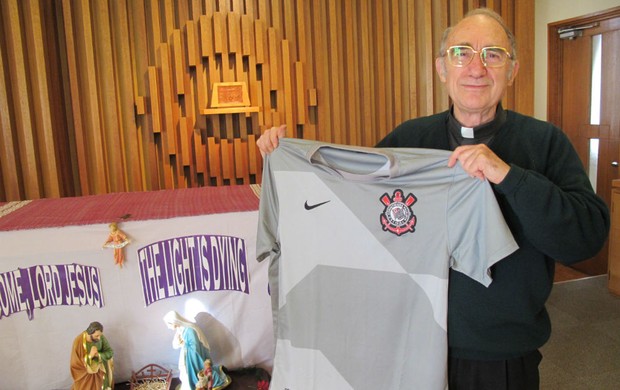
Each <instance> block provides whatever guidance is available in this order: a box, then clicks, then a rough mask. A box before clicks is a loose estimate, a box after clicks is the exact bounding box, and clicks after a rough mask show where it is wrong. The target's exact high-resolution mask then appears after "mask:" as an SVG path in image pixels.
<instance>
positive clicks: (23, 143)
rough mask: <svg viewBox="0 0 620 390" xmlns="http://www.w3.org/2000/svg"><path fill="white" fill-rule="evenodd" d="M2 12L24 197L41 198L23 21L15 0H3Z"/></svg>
mask: <svg viewBox="0 0 620 390" xmlns="http://www.w3.org/2000/svg"><path fill="white" fill-rule="evenodd" d="M1 6H2V11H3V14H4V15H7V17H5V18H4V19H5V20H4V23H3V24H4V34H5V35H6V36H7V37H8V38H9V39H8V40H7V43H8V46H7V54H8V55H7V60H8V61H10V62H9V64H8V67H7V68H8V71H9V77H10V80H12V84H13V85H12V93H13V94H12V96H11V99H12V101H13V102H14V112H15V117H14V119H15V126H16V129H18V130H19V135H18V137H17V144H18V154H19V156H20V162H21V165H22V175H23V177H24V188H25V196H26V197H27V198H28V199H38V198H39V197H40V196H41V188H40V185H39V180H38V177H39V172H38V171H39V169H38V167H37V161H36V156H37V154H36V145H35V135H34V133H33V131H34V125H33V123H32V119H31V118H30V111H31V102H30V100H29V99H28V82H27V74H26V72H25V69H26V58H25V54H26V53H25V52H23V51H22V47H24V46H23V45H24V43H23V38H22V36H21V29H22V27H21V21H20V18H19V9H18V4H17V2H16V0H8V1H3V2H2V4H1Z"/></svg>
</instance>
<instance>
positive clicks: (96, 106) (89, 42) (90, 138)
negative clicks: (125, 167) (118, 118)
mask: <svg viewBox="0 0 620 390" xmlns="http://www.w3.org/2000/svg"><path fill="white" fill-rule="evenodd" d="M78 3H79V2H78ZM76 4H77V3H76ZM76 8H77V15H79V16H81V22H82V23H81V25H80V26H78V34H77V36H78V37H79V39H78V45H77V47H76V48H77V51H78V55H79V56H80V57H81V58H82V59H83V60H84V61H85V66H86V67H87V68H88V69H97V65H96V58H95V37H94V35H93V30H94V29H93V21H92V16H91V15H92V12H91V10H90V5H89V3H87V2H84V3H82V4H81V6H80V5H78V6H77V7H76ZM81 82H82V83H83V86H84V94H83V96H82V97H81V98H82V100H83V101H84V102H85V104H84V105H83V107H82V108H83V110H84V115H85V125H86V126H87V128H88V129H90V131H89V132H88V134H87V135H85V139H86V140H87V148H88V153H89V156H92V158H89V161H88V174H89V176H90V177H93V180H92V185H93V193H94V194H103V193H105V192H107V172H106V165H105V156H104V150H103V145H104V139H103V135H102V133H101V123H102V122H101V115H100V107H101V100H100V99H99V93H98V92H99V91H98V87H97V73H95V72H90V73H87V74H85V75H82V80H81Z"/></svg>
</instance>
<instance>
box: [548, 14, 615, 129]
mask: <svg viewBox="0 0 620 390" xmlns="http://www.w3.org/2000/svg"><path fill="white" fill-rule="evenodd" d="M616 17H620V7H614V8H610V9H608V10H604V11H600V12H595V13H592V14H588V15H584V16H579V17H576V18H572V19H566V20H562V21H559V22H554V23H549V24H548V25H547V120H548V121H549V122H551V123H553V124H554V125H556V126H558V127H559V128H562V92H563V91H562V81H563V80H562V67H563V64H562V58H563V53H562V40H561V39H560V36H559V34H558V30H559V29H560V28H563V27H579V26H585V25H589V24H592V23H595V22H601V21H603V20H607V19H613V18H616ZM589 31H593V32H595V31H596V27H594V28H592V29H591V30H589Z"/></svg>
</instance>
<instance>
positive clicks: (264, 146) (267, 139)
mask: <svg viewBox="0 0 620 390" xmlns="http://www.w3.org/2000/svg"><path fill="white" fill-rule="evenodd" d="M285 134H286V125H282V126H280V127H272V128H271V129H267V130H266V131H265V133H263V135H261V136H260V137H259V138H258V141H256V146H258V150H260V154H261V155H262V156H263V157H265V155H266V154H269V153H271V152H273V151H274V150H275V149H276V148H277V147H278V145H279V144H280V138H283V137H284V135H285Z"/></svg>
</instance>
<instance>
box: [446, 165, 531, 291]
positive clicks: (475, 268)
mask: <svg viewBox="0 0 620 390" xmlns="http://www.w3.org/2000/svg"><path fill="white" fill-rule="evenodd" d="M446 223H447V230H448V243H449V245H450V253H451V259H450V266H451V267H452V269H454V270H455V271H459V272H461V273H463V274H465V275H467V276H469V277H470V278H472V279H474V280H476V281H478V282H479V283H482V284H483V285H484V286H487V287H488V286H489V285H490V284H491V282H492V277H491V272H490V269H491V266H492V265H493V264H495V263H497V262H498V261H500V260H501V259H503V258H505V257H506V256H508V255H510V254H511V253H512V252H514V251H515V250H517V249H518V248H519V247H518V245H517V243H516V242H515V240H514V238H513V236H512V233H511V232H510V229H509V228H508V225H507V224H506V221H505V220H504V216H503V214H502V212H501V210H500V208H499V205H498V204H497V200H496V199H495V195H494V193H493V190H492V189H491V185H490V184H489V182H488V181H486V180H485V181H480V180H478V179H474V178H470V177H469V176H466V175H465V176H463V177H462V178H461V179H459V180H455V183H454V184H453V186H452V187H451V189H450V194H449V196H448V206H447V215H446Z"/></svg>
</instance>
